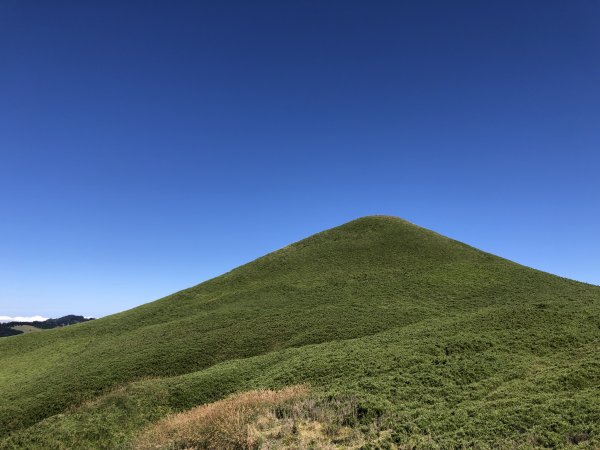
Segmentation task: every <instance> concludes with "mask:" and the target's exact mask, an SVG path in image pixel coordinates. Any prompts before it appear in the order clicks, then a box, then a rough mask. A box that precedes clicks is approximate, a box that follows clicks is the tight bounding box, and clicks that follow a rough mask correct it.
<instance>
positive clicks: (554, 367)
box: [0, 217, 600, 449]
mask: <svg viewBox="0 0 600 450" xmlns="http://www.w3.org/2000/svg"><path fill="white" fill-rule="evenodd" d="M303 383H307V384H309V385H310V386H311V389H312V391H313V395H314V396H315V397H316V398H317V399H319V398H320V399H330V400H331V399H340V398H347V397H348V396H351V397H352V398H354V399H356V405H357V406H356V417H357V420H356V423H353V424H352V425H353V426H355V427H358V429H362V428H365V427H366V428H369V427H373V424H375V425H376V426H377V427H378V428H379V429H381V430H386V432H387V436H388V439H387V441H386V442H385V443H384V442H379V443H378V444H373V446H375V445H379V446H381V447H384V448H385V446H386V445H388V446H390V447H396V446H397V447H400V448H414V447H416V448H455V447H461V446H462V447H475V448H515V447H523V448H544V447H570V446H573V447H575V446H577V448H598V447H600V399H599V393H600V287H597V286H591V285H586V284H583V283H578V282H575V281H571V280H567V279H563V278H559V277H556V276H553V275H549V274H546V273H543V272H539V271H536V270H533V269H530V268H526V267H523V266H520V265H518V264H515V263H512V262H510V261H507V260H504V259H502V258H498V257H496V256H493V255H490V254H487V253H484V252H481V251H478V250H476V249H474V248H472V247H469V246H467V245H464V244H462V243H459V242H456V241H453V240H451V239H448V238H445V237H443V236H440V235H438V234H436V233H433V232H431V231H428V230H425V229H423V228H420V227H417V226H414V225H412V224H410V223H407V222H405V221H402V220H400V219H396V218H391V217H366V218H362V219H358V220H355V221H353V222H350V223H348V224H345V225H343V226H341V227H338V228H334V229H332V230H328V231H325V232H323V233H319V234H317V235H314V236H312V237H310V238H308V239H305V240H303V241H300V242H298V243H296V244H293V245H290V246H288V247H286V248H284V249H281V250H279V251H277V252H274V253H271V254H269V255H267V256H265V257H263V258H260V259H258V260H256V261H254V262H252V263H249V264H246V265H244V266H241V267H239V268H237V269H235V270H233V271H231V272H229V273H226V274H224V275H222V276H220V277H217V278H215V279H213V280H210V281H207V282H205V283H202V284H200V285H198V286H196V287H193V288H190V289H187V290H184V291H181V292H178V293H176V294H174V295H171V296H169V297H166V298H164V299H161V300H158V301H156V302H153V303H149V304H147V305H143V306H140V307H138V308H135V309H132V310H130V311H126V312H123V313H120V314H116V315H113V316H110V317H106V318H103V319H99V320H94V321H91V322H86V323H83V324H78V325H73V326H69V327H65V328H60V329H54V330H48V331H46V332H44V333H30V334H27V335H20V336H13V337H7V338H3V339H1V340H0V392H1V393H2V400H3V401H2V403H1V404H0V448H2V449H11V448H19V449H20V448H64V449H72V448H127V447H128V446H132V445H133V444H134V442H136V439H138V438H139V436H140V433H143V430H147V429H148V428H147V427H149V426H151V424H152V423H154V422H157V421H159V420H160V419H162V418H164V417H166V416H168V415H170V414H175V413H179V412H182V411H185V410H188V409H190V408H194V407H196V406H198V405H202V404H205V403H209V402H214V401H218V400H220V399H223V398H224V397H226V396H228V395H230V394H232V393H236V392H242V391H247V390H252V389H261V388H271V389H281V388H284V387H286V386H291V385H296V384H303ZM365 448H368V447H365Z"/></svg>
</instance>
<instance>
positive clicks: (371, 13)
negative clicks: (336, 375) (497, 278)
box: [0, 0, 600, 317]
mask: <svg viewBox="0 0 600 450" xmlns="http://www.w3.org/2000/svg"><path fill="white" fill-rule="evenodd" d="M599 24H600V3H598V2H597V1H593V0H587V1H585V0H582V1H574V0H570V1H562V0H561V1H521V0H519V1H498V2H485V1H472V2H471V1H456V2H449V1H446V0H444V1H437V2H434V1H424V2H420V1H419V2H397V1H390V2H378V1H374V2H371V1H362V2H348V1H339V2H334V1H327V2H319V1H298V2H296V1H294V2H281V1H272V2H263V1H258V2H248V1H240V2H229V1H216V2H191V1H190V2H188V1H169V2H152V1H139V2H136V1H127V2H121V1H115V2H112V1H101V2H88V1H81V0H77V1H75V0H74V1H38V2H23V1H20V0H4V1H2V2H0V65H1V66H0V214H1V216H0V315H9V316H14V315H20V316H23V315H33V314H41V315H44V316H47V317H48V316H51V317H53V316H59V315H63V314H67V313H74V314H83V315H90V316H102V315H106V314H109V313H113V312H117V311H120V310H123V309H127V308H130V307H133V306H136V305H138V304H141V303H145V302H147V301H151V300H154V299H156V298H159V297H161V296H164V295H166V294H169V293H171V292H174V291H177V290H179V289H182V288H185V287H188V286H191V285H194V284H197V283H199V282H201V281H203V280H205V279H208V278H211V277H213V276H216V275H219V274H221V273H223V272H225V271H227V270H229V269H231V268H234V267H236V266H238V265H239V264H241V263H244V262H247V261H249V260H252V259H254V258H256V257H258V256H261V255H263V254H264V253H267V252H269V251H272V250H275V249H277V248H280V247H282V246H284V245H286V244H288V243H290V242H292V241H296V240H298V239H301V238H303V237H306V236H308V235H310V234H312V233H314V232H317V231H320V230H323V229H325V228H329V227H332V226H336V225H339V224H341V223H343V222H346V221H348V220H351V219H354V218H356V217H359V216H363V215H367V214H389V215H396V216H401V217H403V218H405V219H407V220H410V221H412V222H414V223H416V224H419V225H422V226H425V227H427V228H431V229H434V230H436V231H438V232H440V233H442V234H446V235H448V236H451V237H453V238H456V239H459V240H462V241H464V242H467V243H469V244H471V245H474V246H476V247H479V248H481V249H484V250H486V251H489V252H492V253H495V254H498V255H501V256H504V257H507V258H509V259H512V260H515V261H517V262H520V263H523V264H526V265H529V266H533V267H536V268H539V269H542V270H545V271H549V272H552V273H556V274H559V275H562V276H566V277H570V278H574V279H577V280H583V281H587V282H590V283H595V284H600V234H599V232H598V230H599V229H600V26H599Z"/></svg>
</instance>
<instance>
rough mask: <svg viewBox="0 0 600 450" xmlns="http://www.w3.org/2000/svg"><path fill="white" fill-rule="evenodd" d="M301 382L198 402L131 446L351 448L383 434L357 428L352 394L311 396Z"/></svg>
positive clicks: (170, 449) (145, 449) (166, 449)
mask: <svg viewBox="0 0 600 450" xmlns="http://www.w3.org/2000/svg"><path fill="white" fill-rule="evenodd" d="M309 394H310V392H309V389H308V388H307V387H306V386H292V387H288V388H285V389H281V390H255V391H248V392H243V393H241V394H235V395H232V396H230V397H228V398H226V399H224V400H220V401H217V402H214V403H209V404H206V405H202V406H198V407H196V408H193V409H191V410H189V411H185V412H182V413H179V414H175V415H173V416H170V417H167V418H165V419H163V420H160V421H159V422H157V423H155V424H152V425H151V426H149V427H148V428H146V430H144V431H143V432H142V434H141V435H140V436H139V437H138V439H137V441H136V443H135V445H134V448H135V449H136V450H175V449H186V450H193V449H215V450H216V449H219V450H250V449H273V450H274V449H305V448H318V449H334V448H348V449H355V448H359V447H361V446H362V445H364V444H365V443H366V442H375V441H378V440H380V439H384V440H385V439H386V438H387V437H388V435H389V433H386V432H380V431H379V430H378V429H376V428H375V427H371V428H370V429H369V430H366V432H365V430H362V431H360V430H359V428H358V427H355V426H354V425H356V423H357V407H356V402H355V401H353V400H352V399H351V398H346V399H329V400H316V399H315V398H313V397H311V396H310V395H309Z"/></svg>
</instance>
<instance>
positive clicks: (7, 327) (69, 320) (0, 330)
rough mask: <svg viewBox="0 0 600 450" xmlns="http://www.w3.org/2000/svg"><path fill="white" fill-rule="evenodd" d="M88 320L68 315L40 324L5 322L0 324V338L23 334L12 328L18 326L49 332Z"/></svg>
mask: <svg viewBox="0 0 600 450" xmlns="http://www.w3.org/2000/svg"><path fill="white" fill-rule="evenodd" d="M89 320H94V319H91V318H90V319H87V318H85V317H83V316H76V315H73V314H69V315H68V316H63V317H59V318H58V319H48V320H44V321H42V322H39V321H35V322H6V323H0V337H6V336H15V335H17V334H23V331H20V330H16V329H15V328H14V327H16V326H19V325H30V326H32V327H35V328H39V329H41V330H49V329H51V328H58V327H64V326H67V325H74V324H76V323H81V322H87V321H89Z"/></svg>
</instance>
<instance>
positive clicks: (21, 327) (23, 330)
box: [12, 325, 42, 333]
mask: <svg viewBox="0 0 600 450" xmlns="http://www.w3.org/2000/svg"><path fill="white" fill-rule="evenodd" d="M12 329H13V330H17V331H20V332H21V333H35V332H37V331H42V329H41V328H38V327H34V326H33V325H15V326H14V327H12Z"/></svg>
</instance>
